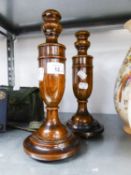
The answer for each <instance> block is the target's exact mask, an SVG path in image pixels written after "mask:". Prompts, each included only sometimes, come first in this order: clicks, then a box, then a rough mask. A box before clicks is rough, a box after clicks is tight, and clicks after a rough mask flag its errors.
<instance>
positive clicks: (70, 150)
mask: <svg viewBox="0 0 131 175" xmlns="http://www.w3.org/2000/svg"><path fill="white" fill-rule="evenodd" d="M24 150H25V152H26V153H27V154H28V155H29V156H30V157H32V158H34V159H37V160H41V161H56V160H61V159H65V158H68V157H70V156H72V155H74V154H75V153H76V152H77V151H78V150H79V140H78V139H76V137H75V136H74V135H73V134H70V135H69V136H67V138H65V139H64V140H57V141H55V140H54V141H49V140H48V141H47V140H44V139H42V138H40V136H39V135H38V133H37V132H34V133H33V134H32V135H31V136H29V137H27V138H26V139H25V141H24Z"/></svg>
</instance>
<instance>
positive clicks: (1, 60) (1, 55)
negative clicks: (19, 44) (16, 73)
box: [0, 35, 8, 85]
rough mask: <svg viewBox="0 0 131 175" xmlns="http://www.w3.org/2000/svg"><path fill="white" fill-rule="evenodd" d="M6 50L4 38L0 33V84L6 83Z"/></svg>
mask: <svg viewBox="0 0 131 175" xmlns="http://www.w3.org/2000/svg"><path fill="white" fill-rule="evenodd" d="M7 82H8V77H7V50H6V39H5V37H3V36H2V35H0V85H1V84H4V85H7Z"/></svg>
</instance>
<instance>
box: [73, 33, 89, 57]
mask: <svg viewBox="0 0 131 175" xmlns="http://www.w3.org/2000/svg"><path fill="white" fill-rule="evenodd" d="M89 35H90V33H89V32H88V31H85V30H84V31H78V32H76V33H75V36H76V38H77V41H76V42H75V47H76V49H77V50H78V55H87V49H88V47H89V46H90V42H89V41H88V37H89Z"/></svg>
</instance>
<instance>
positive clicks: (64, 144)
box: [24, 9, 79, 161]
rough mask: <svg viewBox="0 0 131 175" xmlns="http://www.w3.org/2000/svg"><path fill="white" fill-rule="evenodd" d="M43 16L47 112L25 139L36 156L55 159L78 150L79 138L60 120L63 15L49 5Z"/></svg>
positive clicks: (42, 90) (42, 58) (43, 90)
mask: <svg viewBox="0 0 131 175" xmlns="http://www.w3.org/2000/svg"><path fill="white" fill-rule="evenodd" d="M42 16H43V20H44V25H43V31H44V33H45V36H46V42H45V43H42V44H40V45H39V47H38V49H39V67H40V68H42V70H43V78H42V79H41V80H40V93H41V96H42V98H43V101H44V102H45V104H46V109H47V116H46V118H45V120H44V122H43V124H42V126H41V127H40V128H39V129H38V131H36V132H34V133H33V134H32V135H31V136H29V137H28V138H27V139H26V140H25V141H24V150H25V152H26V153H27V154H28V155H29V156H31V157H32V158H35V159H38V160H43V161H54V160H60V159H65V158H67V157H70V156H72V155H74V154H75V153H77V151H78V150H79V140H78V139H77V138H76V136H74V134H72V133H71V132H69V131H68V130H67V128H66V126H64V125H63V124H62V123H61V122H60V120H59V116H58V104H59V103H60V101H61V99H62V96H63V93H64V89H65V61H66V58H65V46H64V45H62V44H59V43H58V42H57V38H58V36H59V34H60V32H61V30H62V27H61V25H60V23H59V20H60V19H61V15H60V13H59V12H58V11H56V10H53V9H49V10H47V11H45V12H44V13H43V14H42ZM49 66H51V67H49ZM52 66H53V67H52ZM54 66H55V67H54Z"/></svg>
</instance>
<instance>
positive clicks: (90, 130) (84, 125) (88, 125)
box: [67, 113, 104, 138]
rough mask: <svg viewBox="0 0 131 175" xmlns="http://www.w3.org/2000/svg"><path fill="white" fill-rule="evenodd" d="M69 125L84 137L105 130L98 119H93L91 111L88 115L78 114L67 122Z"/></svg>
mask: <svg viewBox="0 0 131 175" xmlns="http://www.w3.org/2000/svg"><path fill="white" fill-rule="evenodd" d="M67 126H68V127H69V128H70V129H71V130H72V132H73V133H74V134H76V135H79V136H81V137H83V138H91V137H96V136H98V135H100V134H101V133H102V132H103V131H104V126H103V125H101V124H100V123H99V122H98V121H97V120H95V119H93V118H92V117H91V116H90V115H89V113H88V116H86V115H85V114H83V115H81V116H80V114H78V116H77V114H76V115H74V116H73V117H72V119H71V120H69V121H68V122H67Z"/></svg>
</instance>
